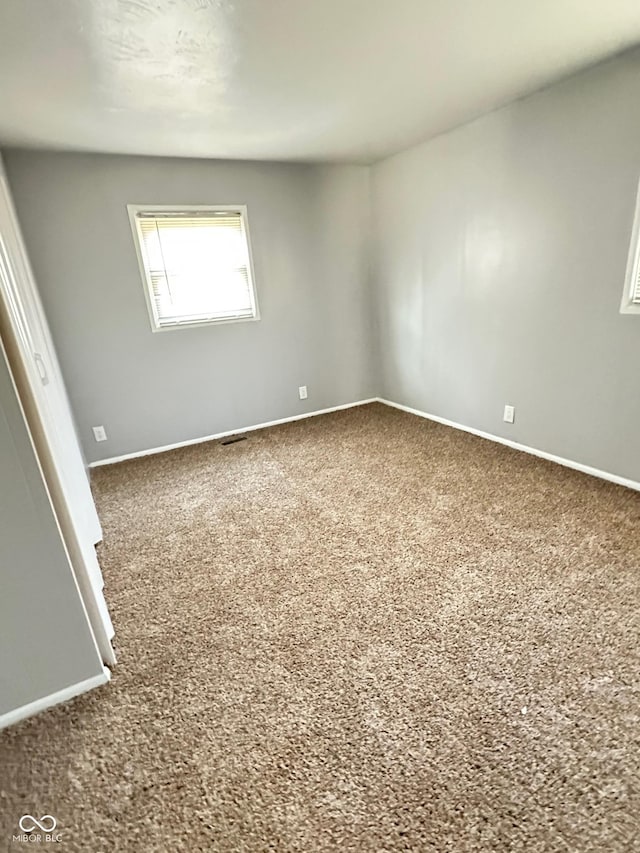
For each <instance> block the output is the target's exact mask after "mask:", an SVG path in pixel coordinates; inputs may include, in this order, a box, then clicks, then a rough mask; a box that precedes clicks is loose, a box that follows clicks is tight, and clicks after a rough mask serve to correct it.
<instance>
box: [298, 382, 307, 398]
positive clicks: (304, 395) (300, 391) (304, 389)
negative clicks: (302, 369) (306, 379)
mask: <svg viewBox="0 0 640 853" xmlns="http://www.w3.org/2000/svg"><path fill="white" fill-rule="evenodd" d="M298 395H299V396H300V399H301V400H306V399H307V386H306V385H301V386H300V387H299V388H298Z"/></svg>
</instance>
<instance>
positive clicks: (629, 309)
mask: <svg viewBox="0 0 640 853" xmlns="http://www.w3.org/2000/svg"><path fill="white" fill-rule="evenodd" d="M620 311H622V312H623V313H625V314H640V186H638V197H637V200H636V215H635V219H634V222H633V232H632V235H631V246H630V248H629V259H628V261H627V275H626V278H625V283H624V293H623V294H622V305H621V306H620Z"/></svg>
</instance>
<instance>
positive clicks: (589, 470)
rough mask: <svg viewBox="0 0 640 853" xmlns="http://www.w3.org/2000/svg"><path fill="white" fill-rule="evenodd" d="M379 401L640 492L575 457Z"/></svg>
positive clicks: (636, 486)
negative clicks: (554, 452) (568, 456)
mask: <svg viewBox="0 0 640 853" xmlns="http://www.w3.org/2000/svg"><path fill="white" fill-rule="evenodd" d="M377 402H378V403H384V405H385V406H391V407H392V408H394V409H400V410H401V411H403V412H408V413H409V414H410V415H417V416H418V417H420V418H426V419H427V420H429V421H436V423H439V424H444V426H449V427H453V428H454V429H460V430H462V431H463V432H470V433H471V434H472V435H477V436H479V437H480V438H486V439H488V440H489V441H495V442H497V443H498V444H505V445H506V446H507V447H511V448H513V450H521V451H523V453H529V454H530V455H531V456H538V457H539V458H540V459H546V460H548V461H549V462H555V463H556V464H558V465H564V466H565V468H573V469H574V471H581V472H582V473H583V474H590V475H591V476H592V477H599V478H600V479H601V480H608V481H609V482H610V483H616V484H617V485H618V486H626V487H627V488H628V489H634V490H635V491H636V492H640V483H638V482H636V481H635V480H629V479H627V478H626V477H620V476H619V475H618V474H610V473H609V472H608V471H601V470H600V469H599V468H592V467H591V466H590V465H583V464H582V462H574V461H573V459H564V458H563V457H562V456H555V455H554V454H553V453H547V452H546V451H545V450H538V449H537V448H535V447H529V446H528V445H526V444H519V443H518V442H517V441H511V440H510V439H508V438H502V437H501V436H499V435H493V434H492V433H490V432H484V431H483V430H481V429H474V428H473V427H468V426H465V425H464V424H459V423H456V422H455V421H450V420H447V418H441V417H439V416H438V415H430V414H429V413H428V412H421V411H420V410H419V409H412V408H411V407H410V406H403V405H402V404H400V403H393V402H392V401H391V400H385V399H383V398H382V397H378V400H377Z"/></svg>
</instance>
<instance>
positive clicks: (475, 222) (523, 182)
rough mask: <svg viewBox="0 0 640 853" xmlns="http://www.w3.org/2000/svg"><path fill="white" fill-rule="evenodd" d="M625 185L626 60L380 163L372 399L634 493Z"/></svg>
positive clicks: (636, 77)
mask: <svg viewBox="0 0 640 853" xmlns="http://www.w3.org/2000/svg"><path fill="white" fill-rule="evenodd" d="M639 173H640V53H639V52H634V53H632V54H627V55H626V56H624V57H622V58H619V59H617V60H614V61H611V62H608V63H606V64H604V65H601V66H599V67H597V68H594V69H591V70H590V71H588V72H586V73H583V74H580V75H578V76H575V77H573V78H571V79H569V80H567V81H565V82H563V83H561V84H559V85H556V86H554V87H552V88H549V89H547V90H545V91H542V92H540V93H538V94H536V95H534V96H532V97H529V98H526V99H524V100H521V101H519V102H516V103H514V104H512V105H511V106H509V107H507V108H505V109H502V110H500V111H498V112H494V113H492V114H489V115H487V116H485V117H483V118H481V119H479V120H477V121H475V122H473V123H471V124H468V125H466V126H464V127H462V128H459V129H457V130H455V131H453V132H451V133H448V134H446V135H443V136H440V137H438V138H435V139H433V140H432V141H430V142H428V143H426V144H423V145H421V146H419V147H416V148H413V149H410V150H408V151H406V152H404V153H402V154H399V155H397V156H395V157H393V158H391V159H388V160H386V161H383V162H382V163H380V164H379V165H377V166H376V167H375V168H374V170H373V176H372V197H373V211H374V220H375V222H374V239H373V246H374V247H375V259H374V271H375V282H376V289H377V307H378V329H379V345H380V352H379V356H380V364H381V375H380V391H381V393H382V395H383V396H384V397H387V398H389V399H391V400H393V401H395V402H398V403H403V404H405V405H409V406H412V407H414V408H417V409H420V410H422V411H426V412H429V413H432V414H435V415H439V416H441V417H444V418H448V419H450V420H453V421H456V422H458V423H461V424H464V425H466V426H470V427H475V428H477V429H481V430H485V431H487V432H490V433H493V434H495V435H499V436H504V437H507V438H510V439H513V440H515V441H519V442H522V443H524V444H527V445H530V446H533V447H536V448H538V449H541V450H545V451H548V452H551V453H554V454H557V455H559V456H563V457H565V458H568V459H571V460H574V461H577V462H581V463H584V464H588V465H592V466H595V467H597V468H600V469H603V470H605V471H608V472H611V473H615V474H618V475H622V476H625V477H629V478H632V479H634V480H640V453H638V451H637V432H638V424H640V383H639V381H638V365H639V364H640V316H638V315H635V316H634V315H622V314H620V313H619V306H620V301H621V297H622V289H623V283H624V275H625V266H626V261H627V252H628V248H629V239H630V234H631V227H632V219H633V210H634V202H635V194H636V188H637V184H638V175H639ZM505 403H510V404H513V405H515V407H516V423H515V424H514V425H513V426H511V425H508V424H505V423H503V421H502V413H503V407H504V404H505Z"/></svg>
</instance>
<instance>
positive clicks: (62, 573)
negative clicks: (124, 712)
mask: <svg viewBox="0 0 640 853" xmlns="http://www.w3.org/2000/svg"><path fill="white" fill-rule="evenodd" d="M34 531H37V532H38V535H37V536H36V535H34ZM0 589H1V594H0V715H2V714H5V713H8V712H9V711H13V710H15V709H17V708H20V707H21V706H23V705H26V704H28V703H30V702H34V701H35V700H37V699H42V698H44V697H46V696H48V695H49V694H51V693H55V692H57V691H58V690H62V689H64V688H66V687H70V686H71V685H74V684H77V683H78V682H80V681H84V680H85V679H87V678H91V677H93V676H96V675H99V674H100V673H102V671H103V668H102V663H101V661H100V658H99V656H98V652H97V649H96V646H95V643H94V641H93V636H92V634H91V631H90V628H89V623H88V621H87V618H86V615H85V612H84V609H83V606H82V602H81V600H80V596H79V593H78V590H77V587H76V584H75V581H74V578H73V574H72V571H71V567H70V565H69V561H68V558H67V554H66V551H65V550H64V546H63V543H62V539H61V537H60V532H59V530H58V527H57V523H56V521H55V517H54V515H53V510H52V509H51V504H50V503H49V498H48V496H47V493H46V490H45V486H44V483H43V481H42V477H41V475H40V470H39V468H38V464H37V462H36V458H35V455H34V452H33V448H32V446H31V442H30V439H29V434H28V432H27V428H26V425H25V422H24V419H23V417H22V413H21V410H20V407H19V404H18V400H17V397H16V394H15V391H14V388H13V385H12V383H11V379H10V375H9V371H8V368H7V364H6V361H5V357H4V352H3V350H2V348H1V347H0Z"/></svg>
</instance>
